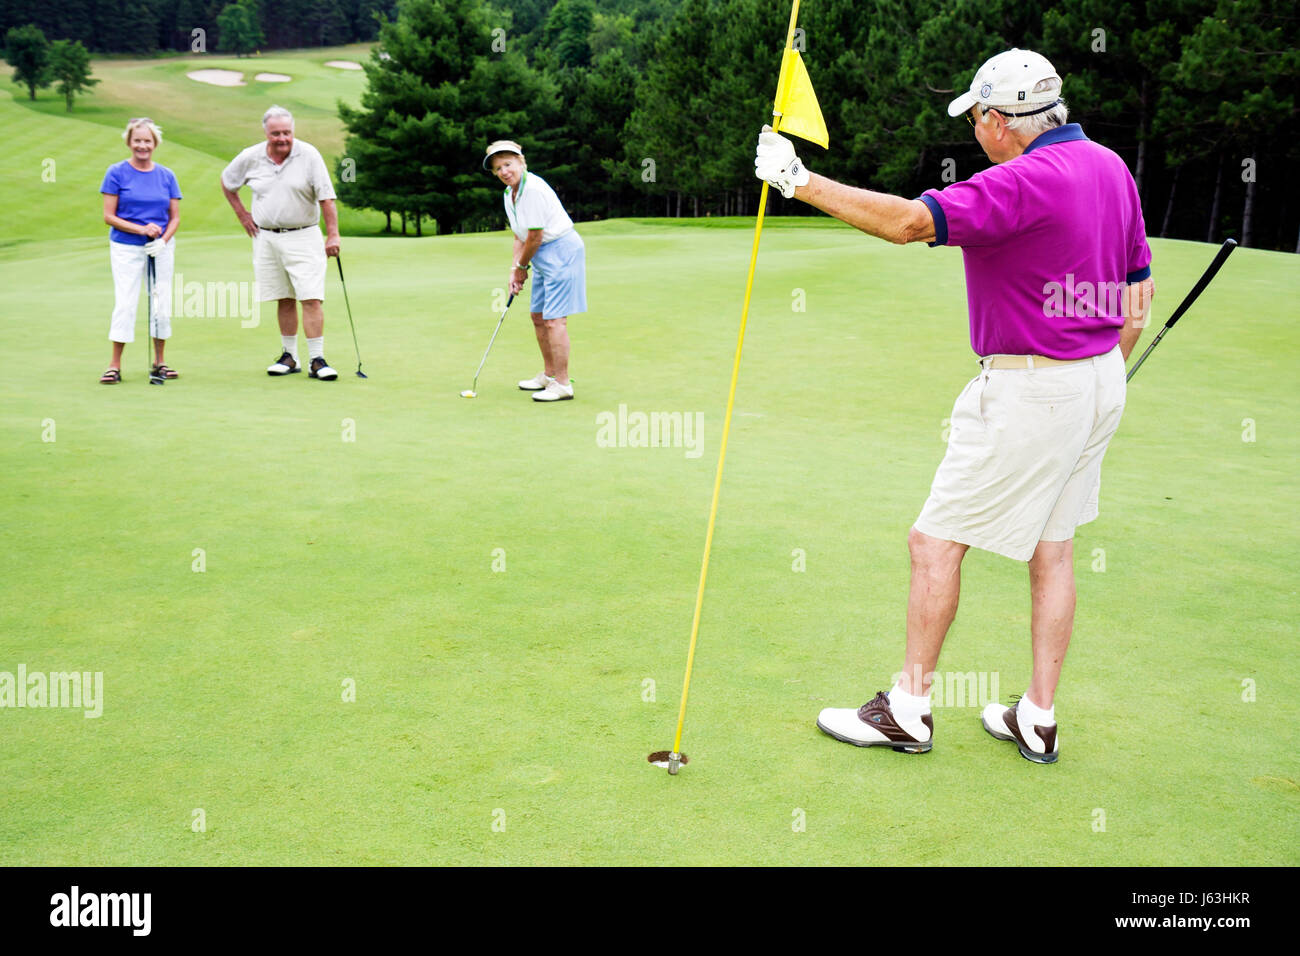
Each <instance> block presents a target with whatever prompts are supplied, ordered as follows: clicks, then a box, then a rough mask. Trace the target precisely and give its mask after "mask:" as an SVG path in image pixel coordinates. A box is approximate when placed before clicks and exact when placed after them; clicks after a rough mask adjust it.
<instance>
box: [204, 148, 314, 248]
mask: <svg viewBox="0 0 1300 956" xmlns="http://www.w3.org/2000/svg"><path fill="white" fill-rule="evenodd" d="M221 182H222V184H223V185H224V186H225V187H226V188H227V189H229V190H230V191H231V192H234V191H236V190H238V189H239V187H241V186H245V185H247V186H249V187H251V188H252V190H253V207H252V210H251V211H252V214H253V222H255V223H257V225H258V226H259V227H262V228H265V229H296V228H299V227H301V226H314V225H315V224H316V223H318V222H319V221H320V202H321V201H322V200H324V199H334V198H335V196H334V184H333V183H332V182H331V181H330V174H329V170H328V169H327V168H326V167H325V160H324V159H322V158H321V154H320V152H319V151H317V149H316V147H315V146H313V145H311V143H304V142H303V141H302V140H300V139H295V140H294V141H293V149H291V150H290V151H289V156H288V158H287V159H285V161H284V162H283V163H280V164H278V165H277V164H276V163H275V162H273V161H272V159H271V157H270V156H268V155H267V154H266V142H265V141H263V142H260V143H257V144H256V145H254V146H250V147H248V149H246V150H244V151H243V152H241V153H240V154H239V155H238V156H236V157H235V158H234V159H232V160H231V161H230V165H229V166H227V167H226V168H225V169H224V170H222V171H221Z"/></svg>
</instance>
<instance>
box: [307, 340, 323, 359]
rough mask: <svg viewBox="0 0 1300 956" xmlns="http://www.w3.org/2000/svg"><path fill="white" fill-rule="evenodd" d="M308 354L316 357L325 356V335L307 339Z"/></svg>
mask: <svg viewBox="0 0 1300 956" xmlns="http://www.w3.org/2000/svg"><path fill="white" fill-rule="evenodd" d="M307 354H308V355H310V356H311V357H312V358H314V359H318V358H324V357H325V336H323V335H322V336H321V337H320V338H318V339H308V340H307Z"/></svg>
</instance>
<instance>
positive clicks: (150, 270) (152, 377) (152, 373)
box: [145, 256, 167, 385]
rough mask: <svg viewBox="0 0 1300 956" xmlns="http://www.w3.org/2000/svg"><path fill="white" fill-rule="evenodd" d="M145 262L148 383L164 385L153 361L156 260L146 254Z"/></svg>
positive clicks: (156, 282)
mask: <svg viewBox="0 0 1300 956" xmlns="http://www.w3.org/2000/svg"><path fill="white" fill-rule="evenodd" d="M146 262H147V263H148V265H147V267H146V270H145V272H146V274H147V276H148V278H149V345H148V347H147V348H146V349H145V358H147V359H148V360H149V384H150V385H166V384H167V379H165V378H163V376H162V373H160V372H159V371H158V369H157V368H156V367H155V365H154V361H153V348H154V337H155V333H156V332H157V331H158V330H157V329H156V328H155V327H154V295H155V294H156V293H157V290H158V278H157V273H156V272H155V270H154V263H155V262H156V260H155V259H154V257H153V256H147V258H146Z"/></svg>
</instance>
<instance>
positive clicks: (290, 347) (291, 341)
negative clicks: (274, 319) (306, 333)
mask: <svg viewBox="0 0 1300 956" xmlns="http://www.w3.org/2000/svg"><path fill="white" fill-rule="evenodd" d="M280 344H281V345H283V346H284V350H285V351H286V352H288V353H289V354H290V355H292V356H293V360H294V361H295V362H296V361H298V336H296V335H281V336H280Z"/></svg>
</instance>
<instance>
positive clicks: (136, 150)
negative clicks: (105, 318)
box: [99, 117, 181, 385]
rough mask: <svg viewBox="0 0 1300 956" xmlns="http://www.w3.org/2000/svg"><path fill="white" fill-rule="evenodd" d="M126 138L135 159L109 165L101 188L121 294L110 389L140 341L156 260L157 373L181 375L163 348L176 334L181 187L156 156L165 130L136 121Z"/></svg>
mask: <svg viewBox="0 0 1300 956" xmlns="http://www.w3.org/2000/svg"><path fill="white" fill-rule="evenodd" d="M122 138H123V139H124V140H126V145H127V147H128V148H129V149H130V150H131V158H130V159H124V160H122V161H121V162H120V163H114V164H113V165H112V166H110V167H108V171H107V172H106V173H105V174H104V182H103V184H102V185H101V186H100V187H99V191H100V192H101V193H102V194H103V196H104V222H106V223H107V224H108V225H109V226H111V227H112V228H111V229H110V230H109V233H108V239H109V242H108V251H109V261H110V263H111V264H112V267H113V289H114V292H115V296H116V300H115V303H114V306H113V318H112V321H111V324H110V327H109V332H108V338H109V341H111V342H112V343H113V358H112V361H111V362H110V363H109V366H108V371H106V372H105V373H104V374H103V376H101V377H100V379H99V380H100V382H102V383H103V384H105V385H115V384H117V383H118V382H120V381H122V347H123V346H124V345H125V344H126V343H127V342H134V341H135V313H136V308H137V305H138V303H139V301H140V286H141V284H142V283H143V282H144V281H145V272H146V263H147V262H148V260H149V259H150V258H152V259H153V260H154V264H155V269H154V274H155V285H154V303H153V309H154V328H153V330H152V332H151V334H152V335H153V336H154V361H153V370H154V371H155V372H157V373H159V374H161V375H162V376H163V377H164V378H176V377H177V376H176V372H174V371H173V370H172V369H169V368H168V367H167V366H166V365H164V364H163V345H164V343H165V342H166V340H167V339H169V338H171V334H172V325H171V287H172V267H173V265H174V261H175V256H174V254H175V247H176V243H175V242H173V241H172V237H173V236H174V235H176V228H177V227H178V226H179V225H180V222H181V213H180V201H181V188H180V185H179V184H178V183H177V182H176V175H175V174H174V173H173V172H172V171H171V170H170V169H168V168H167V167H166V166H160V165H159V164H157V163H155V162H154V161H153V152H154V150H155V149H157V148H158V145H159V143H161V142H162V130H160V129H159V128H158V127H157V126H155V125H154V123H153V121H152V120H151V119H149V118H148V117H142V118H140V119H133V120H130V121H129V122H128V123H127V124H126V132H125V133H123V134H122Z"/></svg>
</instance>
